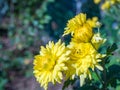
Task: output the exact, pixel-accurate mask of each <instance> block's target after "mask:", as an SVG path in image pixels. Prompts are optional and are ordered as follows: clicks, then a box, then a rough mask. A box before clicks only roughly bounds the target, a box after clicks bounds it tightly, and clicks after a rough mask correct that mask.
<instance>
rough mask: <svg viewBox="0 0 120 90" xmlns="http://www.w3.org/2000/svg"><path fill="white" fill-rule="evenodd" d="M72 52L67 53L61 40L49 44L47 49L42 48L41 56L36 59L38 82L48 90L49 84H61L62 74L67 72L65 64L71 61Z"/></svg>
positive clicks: (35, 70)
mask: <svg viewBox="0 0 120 90" xmlns="http://www.w3.org/2000/svg"><path fill="white" fill-rule="evenodd" d="M69 54H70V51H69V50H67V51H66V47H65V44H64V43H61V40H59V41H58V42H57V43H56V44H54V42H51V41H50V42H49V44H47V45H46V47H43V46H41V51H40V54H39V55H36V56H35V59H34V72H33V73H34V75H35V77H36V79H37V81H38V82H39V83H40V84H41V86H43V87H44V88H45V90H47V86H48V83H49V82H52V83H53V84H55V83H56V82H58V83H60V82H61V80H62V78H63V75H62V72H63V71H65V70H67V69H68V68H67V66H65V62H66V61H68V60H69V57H68V55H69Z"/></svg>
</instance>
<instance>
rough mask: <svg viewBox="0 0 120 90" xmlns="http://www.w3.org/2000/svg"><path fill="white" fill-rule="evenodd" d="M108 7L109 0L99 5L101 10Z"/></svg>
mask: <svg viewBox="0 0 120 90" xmlns="http://www.w3.org/2000/svg"><path fill="white" fill-rule="evenodd" d="M109 8H110V2H109V1H105V2H104V3H103V4H102V6H101V9H102V10H105V9H109Z"/></svg>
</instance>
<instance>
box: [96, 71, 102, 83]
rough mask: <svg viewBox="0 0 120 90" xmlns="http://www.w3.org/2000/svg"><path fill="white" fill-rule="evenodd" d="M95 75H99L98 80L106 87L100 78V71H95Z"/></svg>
mask: <svg viewBox="0 0 120 90" xmlns="http://www.w3.org/2000/svg"><path fill="white" fill-rule="evenodd" d="M95 74H96V75H97V77H98V79H99V80H100V82H101V83H102V85H104V82H103V81H102V79H101V78H100V76H99V74H98V71H97V70H96V69H95Z"/></svg>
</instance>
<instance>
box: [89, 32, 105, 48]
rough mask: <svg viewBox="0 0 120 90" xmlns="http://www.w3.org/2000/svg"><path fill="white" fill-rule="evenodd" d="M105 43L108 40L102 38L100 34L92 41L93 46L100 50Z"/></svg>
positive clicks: (95, 35)
mask: <svg viewBox="0 0 120 90" xmlns="http://www.w3.org/2000/svg"><path fill="white" fill-rule="evenodd" d="M105 41H106V39H104V38H102V37H101V35H100V33H96V34H94V36H93V37H92V40H91V42H92V44H93V45H94V47H95V48H96V49H98V48H99V47H100V46H101V45H102V44H103V43H105Z"/></svg>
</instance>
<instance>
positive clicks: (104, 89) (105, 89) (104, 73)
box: [103, 61, 107, 90]
mask: <svg viewBox="0 0 120 90" xmlns="http://www.w3.org/2000/svg"><path fill="white" fill-rule="evenodd" d="M103 77H104V84H103V90H107V88H106V87H107V83H106V68H105V61H103Z"/></svg>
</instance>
